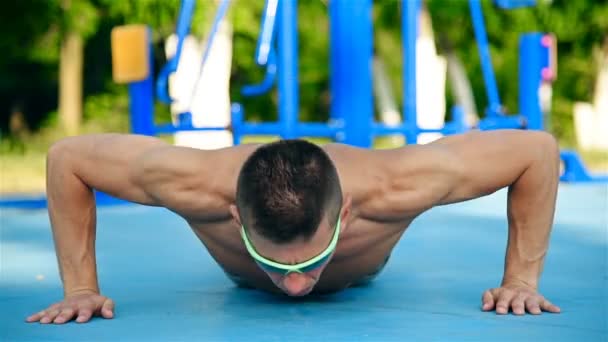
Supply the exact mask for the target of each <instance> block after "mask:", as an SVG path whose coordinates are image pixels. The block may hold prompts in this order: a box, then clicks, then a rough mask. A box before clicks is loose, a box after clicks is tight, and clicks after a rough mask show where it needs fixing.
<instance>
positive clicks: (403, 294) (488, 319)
mask: <svg viewBox="0 0 608 342" xmlns="http://www.w3.org/2000/svg"><path fill="white" fill-rule="evenodd" d="M505 199H506V193H505V192H504V191H502V192H499V193H497V194H494V195H492V196H489V197H486V198H483V199H479V200H475V201H472V202H467V203H462V204H458V205H451V206H446V207H441V208H436V209H434V210H432V211H430V212H428V213H426V214H424V215H423V216H422V217H421V218H420V219H419V220H418V221H416V222H415V224H414V225H413V226H412V227H411V229H410V230H409V231H408V232H407V233H406V235H405V237H404V238H403V240H402V241H401V242H400V243H399V244H398V246H397V248H396V250H395V252H394V253H393V256H392V258H391V261H390V263H389V264H388V266H387V267H386V268H385V270H384V272H383V274H382V275H381V276H380V277H379V278H378V279H377V280H376V281H375V282H374V283H373V284H372V285H370V286H368V287H365V288H355V289H349V290H346V291H344V292H341V293H339V294H335V295H329V296H323V297H310V298H306V299H304V300H289V299H286V298H282V297H277V296H273V295H269V294H265V293H262V292H258V291H255V290H244V289H239V288H235V287H234V286H233V285H232V284H231V283H230V282H229V281H228V280H227V279H226V278H225V276H224V275H223V273H222V272H221V270H220V269H219V268H218V267H217V266H216V265H215V264H214V263H213V262H212V261H211V259H210V257H209V256H208V254H207V252H206V251H205V250H204V248H203V247H202V245H201V244H200V242H198V240H197V239H196V238H195V236H194V234H193V233H192V232H191V231H190V230H189V229H188V228H187V226H186V224H185V223H184V222H183V221H182V220H181V219H180V218H178V217H176V216H174V215H173V214H172V213H170V212H169V211H166V210H163V209H158V208H146V207H141V206H134V205H127V206H120V207H106V208H101V209H100V210H99V226H98V247H97V249H98V265H99V269H100V272H99V273H100V283H101V286H102V290H103V292H104V294H105V295H107V296H110V297H111V298H113V299H114V300H115V301H116V303H117V315H116V318H115V319H113V320H103V319H95V320H93V321H92V322H90V323H88V324H76V323H70V324H67V325H63V326H54V325H40V324H27V323H24V318H25V317H26V316H27V315H28V314H31V313H33V312H35V311H38V310H40V309H42V308H44V307H46V305H48V304H50V303H51V302H54V301H56V300H58V299H60V296H61V285H60V282H59V278H58V274H57V266H56V259H55V254H54V251H53V246H52V240H51V233H50V230H49V224H48V219H47V216H46V212H45V211H43V210H38V211H17V210H7V209H4V210H2V211H0V215H1V216H0V225H1V233H0V234H1V235H0V237H1V245H0V248H1V249H0V258H1V259H0V341H13V340H18V341H21V340H28V341H30V340H39V341H54V340H64V341H92V340H108V341H110V340H111V341H168V340H171V341H173V340H180V341H183V340H197V341H215V340H230V341H318V340H329V341H333V340H343V341H359V340H371V341H391V340H400V341H403V340H447V341H459V340H488V341H495V340H501V341H503V340H504V341H538V340H551V341H606V340H607V339H608V327H607V326H608V321H607V320H608V312H607V302H608V286H607V285H608V255H607V249H608V237H607V234H608V232H607V231H608V218H607V216H608V204H607V202H608V188H607V187H606V185H586V186H574V185H561V187H560V194H559V199H558V201H559V202H558V211H557V216H556V223H555V226H554V231H553V235H552V242H551V248H550V250H549V255H548V257H547V260H546V264H545V273H544V276H543V278H542V283H541V291H542V293H543V294H544V295H545V296H546V297H547V298H549V299H550V300H552V301H553V302H554V303H556V304H558V305H560V306H561V308H562V311H563V312H562V313H561V314H543V315H542V316H530V315H527V316H525V317H517V316H513V315H508V316H497V315H495V314H494V313H484V312H482V311H480V309H479V306H480V305H479V302H480V295H481V293H482V291H483V290H484V289H486V288H488V287H494V286H496V285H498V283H499V281H500V279H501V275H502V264H503V255H504V248H505V242H506V234H507V229H506V220H505Z"/></svg>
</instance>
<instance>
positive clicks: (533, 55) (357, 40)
mask: <svg viewBox="0 0 608 342" xmlns="http://www.w3.org/2000/svg"><path fill="white" fill-rule="evenodd" d="M224 1H227V0H224ZM495 1H496V3H497V4H498V5H499V6H502V7H504V8H515V7H521V6H525V5H530V4H531V3H532V2H533V1H532V0H495ZM192 6H193V1H192V0H190V1H188V0H184V1H182V9H181V11H180V20H179V23H178V35H179V37H181V38H180V41H181V40H183V37H185V35H186V34H187V30H188V27H189V23H187V22H185V21H186V19H188V20H191V17H192V11H193V7H192ZM420 6H421V1H420V0H402V9H403V11H402V19H401V28H402V44H403V79H404V87H403V99H404V102H403V113H404V118H405V120H404V123H402V124H400V125H398V126H396V127H395V126H392V127H389V126H387V125H384V124H382V123H379V122H375V121H374V119H373V118H374V112H373V97H372V87H371V82H372V81H371V66H370V64H371V62H370V61H371V58H372V46H373V34H372V22H371V9H372V0H359V1H351V0H332V1H330V2H329V9H328V12H329V16H330V49H331V51H330V57H331V60H330V63H331V70H330V76H331V79H330V87H331V94H332V102H331V107H330V109H331V110H330V120H329V122H327V123H321V122H308V123H303V122H299V120H298V111H299V87H298V82H297V80H298V37H297V0H276V1H275V0H267V1H266V10H265V12H264V17H263V18H262V23H261V32H260V37H259V40H258V46H257V49H256V55H255V59H256V62H257V63H258V64H259V65H261V66H264V65H265V66H266V75H265V78H264V80H263V81H262V82H261V83H260V84H257V85H249V86H245V87H244V88H243V89H242V93H243V94H244V95H246V96H254V95H259V94H262V93H264V92H267V91H269V90H270V89H271V88H272V87H273V85H274V81H275V77H276V80H277V87H278V95H279V103H278V120H277V121H276V122H262V123H252V122H247V121H245V119H244V117H245V114H244V109H243V106H242V105H240V104H238V103H235V104H233V106H232V126H231V128H232V131H233V137H234V143H235V144H239V143H240V141H241V138H242V136H243V135H272V136H280V137H281V138H295V137H301V136H318V137H327V138H331V139H333V140H337V141H340V142H344V143H347V144H350V145H355V146H362V147H369V146H371V145H372V143H373V139H374V137H376V136H381V135H389V134H403V135H405V137H406V140H407V142H408V143H410V144H411V143H416V142H417V136H418V134H420V133H429V132H438V133H442V134H446V135H447V134H455V133H460V132H464V131H466V130H467V129H468V128H469V127H467V126H466V124H465V119H464V113H463V112H462V109H461V108H459V107H455V108H453V109H452V120H451V121H450V122H447V123H446V124H445V125H444V127H441V128H438V129H423V128H420V127H419V126H418V125H417V105H416V37H417V34H418V13H419V11H420ZM469 7H470V11H471V20H472V22H473V27H474V30H475V37H476V40H477V44H478V48H479V55H480V58H481V66H482V72H483V76H484V83H485V86H486V91H487V94H488V101H489V104H488V107H487V109H486V116H485V118H483V119H482V120H480V122H479V126H478V128H480V129H482V130H489V129H504V128H518V129H519V128H527V129H543V127H544V125H543V113H542V110H541V107H540V101H539V98H538V89H539V87H540V86H541V84H542V82H543V81H545V80H543V78H542V72H543V69H544V68H547V67H548V63H549V55H550V54H549V48H548V47H547V46H544V45H543V44H542V39H543V35H542V34H540V33H531V34H525V35H523V36H522V38H521V43H520V65H519V70H520V71H519V72H520V80H519V82H520V113H519V114H515V115H504V113H503V112H502V105H501V102H500V97H499V93H498V88H497V86H496V80H495V76H494V71H493V68H492V62H491V57H490V52H489V45H488V40H487V35H486V32H485V27H484V19H483V13H482V7H481V2H480V0H469ZM218 15H219V14H218ZM222 15H223V14H222ZM216 19H217V16H216ZM275 31H276V32H275ZM275 33H276V40H275V39H274V37H275ZM179 49H180V48H179V43H178V50H179ZM275 51H276V54H275ZM178 59H179V53H178V54H176V59H175V60H172V61H170V62H169V63H168V64H167V66H165V67H164V68H163V70H165V71H166V70H171V68H172V65H173V63H177V60H178ZM166 76H167V75H166V73H164V72H161V74H160V76H159V78H163V77H166ZM149 82H151V79H147V80H144V81H142V82H138V83H134V84H132V85H130V92H131V95H132V100H133V103H132V106H131V109H132V113H134V115H133V116H134V120H133V122H134V123H133V128H134V129H133V131H134V132H136V133H143V134H166V133H173V132H177V131H183V130H203V131H209V130H225V129H226V128H225V127H208V128H194V127H192V125H191V122H190V121H189V120H188V119H189V117H188V116H187V115H184V116H182V117H180V118H182V119H183V120H181V122H180V123H178V125H177V126H176V125H173V124H166V125H159V126H154V124H153V123H152V121H151V120H148V119H145V117H148V118H151V117H152V115H151V114H152V104H153V102H152V101H153V100H152V96H151V95H150V85H149V84H150V83H149ZM162 82H163V81H161V80H159V81H158V83H157V85H158V84H161V85H162ZM159 97H163V96H162V94H161V93H159ZM142 98H143V99H144V100H142ZM161 100H162V99H161ZM142 113H143V115H142ZM185 114H187V113H185ZM142 117H144V118H142ZM562 158H563V159H564V161H565V165H566V168H567V170H566V173H565V174H564V176H563V177H562V179H564V180H574V179H576V180H579V179H580V180H588V179H598V178H596V177H592V176H590V175H589V174H588V173H586V171H585V170H584V167H583V166H582V164H581V163H580V159H576V158H574V157H572V153H570V152H569V153H563V154H562ZM581 170H582V171H581Z"/></svg>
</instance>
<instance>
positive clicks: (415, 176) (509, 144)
mask: <svg viewBox="0 0 608 342" xmlns="http://www.w3.org/2000/svg"><path fill="white" fill-rule="evenodd" d="M397 151H398V150H395V151H393V152H392V153H396V152H397ZM402 152H404V151H402ZM410 152H411V155H410V156H406V155H404V156H403V157H402V158H401V160H402V163H394V161H395V160H399V158H398V157H397V156H394V157H395V158H393V164H394V165H395V167H392V168H391V169H392V175H391V178H393V180H392V182H391V184H392V185H391V186H388V187H387V188H388V189H389V190H387V191H388V192H391V190H390V189H391V188H392V189H393V191H392V193H393V194H394V195H393V197H394V200H393V201H392V203H393V207H395V208H398V207H399V206H401V208H403V209H405V210H406V211H407V210H408V209H409V210H412V208H414V209H413V211H414V212H416V211H417V210H424V209H427V208H430V207H432V206H434V205H438V204H439V205H440V204H448V203H454V202H459V201H464V200H467V199H472V198H477V197H480V196H484V195H487V194H491V193H493V192H495V191H496V190H498V189H501V188H504V187H508V188H509V192H508V205H507V211H508V223H509V238H508V245H507V252H506V260H505V270H504V277H503V282H502V284H503V286H507V287H511V288H513V287H517V286H522V287H526V288H528V289H532V290H533V291H536V289H537V287H538V282H539V278H540V275H541V272H542V268H543V262H544V258H545V255H546V253H547V249H548V245H549V235H550V232H551V228H552V225H553V216H554V211H555V201H556V194H557V187H558V181H559V149H558V145H557V143H556V141H555V139H554V138H553V137H552V136H551V135H549V134H548V133H544V132H533V131H519V130H503V131H493V132H471V133H467V134H463V135H457V136H450V137H446V138H443V139H440V140H438V141H436V142H434V143H432V144H429V145H425V146H418V147H417V148H416V147H415V148H411V150H410ZM397 167H400V168H402V169H401V170H398V169H397ZM395 189H396V190H395ZM395 194H397V195H395ZM398 200H401V201H402V204H399V203H397V202H396V201H398ZM509 296H510V297H513V298H510V299H509V301H510V300H511V299H514V298H515V296H517V294H516V293H515V292H513V293H508V294H507V297H509ZM486 297H487V298H486ZM486 297H484V298H485V299H484V307H485V304H491V305H492V307H493V306H494V304H496V307H497V312H500V313H503V312H502V311H504V310H503V309H504V306H505V305H506V306H507V307H506V310H507V311H508V309H509V306H511V304H512V307H513V309H514V311H515V312H516V313H523V312H520V311H522V310H525V308H523V306H524V305H525V306H526V308H528V307H527V306H528V303H527V302H526V303H520V302H515V301H513V302H512V303H504V300H503V299H504V298H503V297H504V296H502V295H501V296H495V297H496V301H497V302H496V303H494V300H493V299H492V300H491V301H490V299H489V296H488V295H486ZM499 297H500V298H499ZM486 299H487V300H486ZM542 300H543V301H544V299H542ZM540 306H541V308H542V309H547V310H548V311H558V310H559V309H557V308H556V307H555V306H552V305H550V303H548V302H547V301H545V302H541V303H540ZM535 308H538V305H536V307H535ZM499 309H500V310H499ZM528 309H529V310H528V311H530V312H533V313H536V312H535V311H536V310H535V309H534V305H532V306H531V308H528ZM504 313H506V312H504Z"/></svg>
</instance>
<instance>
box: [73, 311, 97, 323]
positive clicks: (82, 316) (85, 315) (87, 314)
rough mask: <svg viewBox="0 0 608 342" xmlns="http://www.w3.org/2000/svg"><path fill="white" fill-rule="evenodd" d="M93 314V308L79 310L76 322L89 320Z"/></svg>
mask: <svg viewBox="0 0 608 342" xmlns="http://www.w3.org/2000/svg"><path fill="white" fill-rule="evenodd" d="M91 316H93V310H91V309H80V311H79V312H78V318H76V322H78V323H85V322H88V321H89V320H90V319H91Z"/></svg>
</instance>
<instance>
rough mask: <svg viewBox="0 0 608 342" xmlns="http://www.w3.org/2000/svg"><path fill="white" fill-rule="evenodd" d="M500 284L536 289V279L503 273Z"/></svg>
mask: <svg viewBox="0 0 608 342" xmlns="http://www.w3.org/2000/svg"><path fill="white" fill-rule="evenodd" d="M501 286H517V287H527V288H529V289H533V290H535V291H536V290H537V289H538V280H537V279H525V278H523V277H519V276H512V275H506V274H505V275H504V276H503V278H502V284H501Z"/></svg>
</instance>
